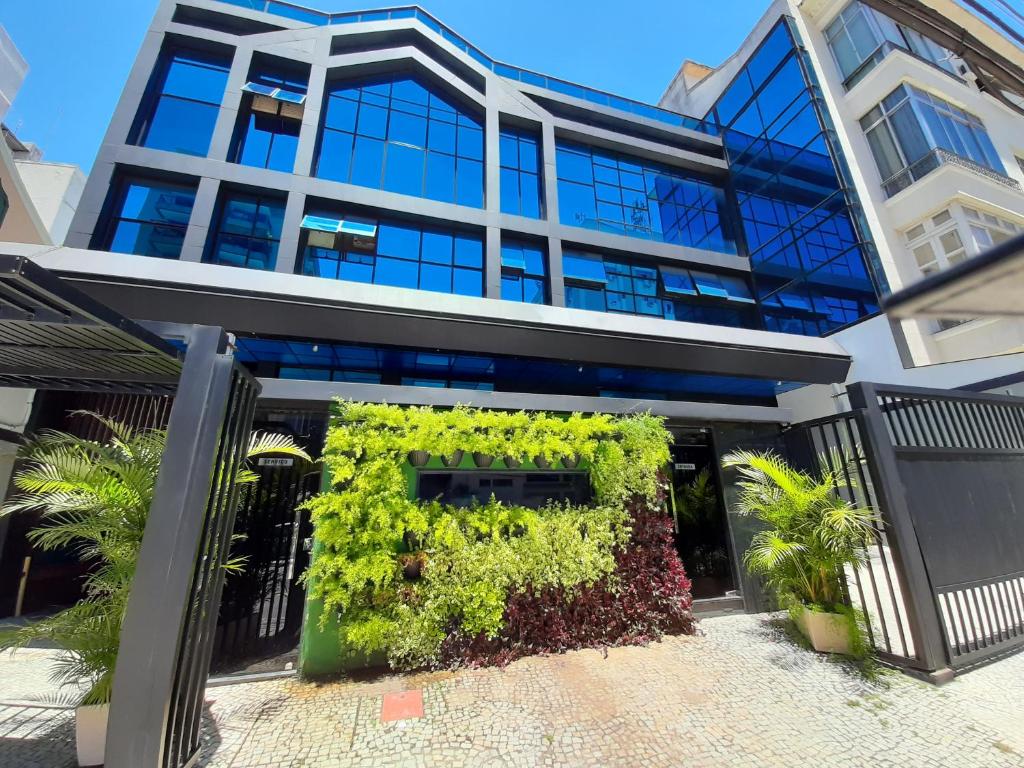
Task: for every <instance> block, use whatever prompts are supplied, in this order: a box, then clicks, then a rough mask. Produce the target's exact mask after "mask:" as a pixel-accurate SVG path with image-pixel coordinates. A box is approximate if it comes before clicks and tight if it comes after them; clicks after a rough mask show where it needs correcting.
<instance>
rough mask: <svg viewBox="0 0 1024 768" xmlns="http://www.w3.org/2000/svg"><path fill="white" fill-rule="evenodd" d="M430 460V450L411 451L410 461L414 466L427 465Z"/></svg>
mask: <svg viewBox="0 0 1024 768" xmlns="http://www.w3.org/2000/svg"><path fill="white" fill-rule="evenodd" d="M428 461H430V451H409V463H410V464H412V465H413V466H414V467H425V466H426V465H427V462H428Z"/></svg>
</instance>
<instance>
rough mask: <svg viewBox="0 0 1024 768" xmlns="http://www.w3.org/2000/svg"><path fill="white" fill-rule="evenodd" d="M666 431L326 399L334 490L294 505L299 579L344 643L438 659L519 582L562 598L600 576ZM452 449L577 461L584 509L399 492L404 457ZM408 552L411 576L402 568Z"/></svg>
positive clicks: (495, 626)
mask: <svg viewBox="0 0 1024 768" xmlns="http://www.w3.org/2000/svg"><path fill="white" fill-rule="evenodd" d="M669 439H670V438H669V434H668V433H667V432H666V430H665V429H664V426H663V424H662V420H661V419H658V418H655V417H652V416H649V415H635V416H628V417H612V416H608V415H601V414H598V415H592V416H584V415H581V414H572V415H569V416H565V417H560V416H552V415H549V414H545V413H536V414H528V413H524V412H518V413H507V412H500V411H483V410H476V409H470V408H465V407H461V406H460V407H456V408H454V409H450V410H435V409H432V408H429V407H409V408H402V407H398V406H389V405H376V404H365V403H350V402H339V403H337V404H336V405H335V412H334V416H333V417H332V422H331V426H330V429H329V431H328V435H327V440H326V444H325V451H324V462H325V464H326V470H327V471H328V472H329V473H330V477H331V479H332V488H331V489H330V490H329V491H326V492H324V493H322V494H320V495H319V496H317V497H315V498H313V499H312V500H310V501H309V502H307V505H306V506H307V508H308V509H309V510H310V512H311V516H312V519H313V523H314V527H315V537H316V539H317V543H318V554H317V556H316V557H315V558H314V561H313V563H312V564H311V566H310V568H309V570H308V571H307V572H306V574H305V576H304V579H305V580H306V583H307V585H308V588H309V596H310V598H312V599H313V600H319V601H322V603H323V613H322V615H321V627H322V628H323V627H325V626H327V624H328V623H329V622H330V621H331V619H332V618H333V617H335V616H338V617H340V619H341V622H340V627H341V628H340V632H341V635H342V637H341V646H342V647H344V648H346V649H349V650H350V651H352V652H353V653H356V654H358V655H359V656H362V657H370V656H373V655H374V654H381V653H383V654H385V655H386V656H387V659H388V661H389V663H390V664H391V665H392V666H393V667H395V668H405V669H408V668H414V667H419V666H423V665H430V664H431V663H433V662H434V661H436V655H437V651H438V649H439V647H440V645H441V642H442V641H443V639H444V638H445V636H446V635H447V633H448V632H450V631H452V630H455V629H459V630H461V631H463V632H466V633H468V634H472V635H475V634H478V633H481V632H482V633H485V634H486V635H488V636H494V635H495V634H496V633H497V632H498V631H499V630H500V629H501V626H502V615H503V613H504V610H505V606H506V603H507V600H508V596H509V594H510V593H511V592H515V591H519V590H522V589H523V588H524V587H525V586H526V585H528V584H529V585H532V586H534V587H548V586H553V587H561V588H564V589H565V590H566V593H567V594H569V595H571V594H572V590H573V588H575V587H579V586H580V585H588V586H589V585H592V584H593V583H594V582H596V581H598V580H599V579H601V578H603V577H605V576H608V575H609V574H611V573H612V571H613V569H614V567H615V561H614V556H613V552H614V550H615V549H616V548H617V547H621V546H622V545H624V543H625V542H626V541H627V540H628V538H629V527H628V524H627V521H628V517H627V515H626V512H625V502H626V500H627V499H630V498H634V497H637V496H639V497H642V498H646V499H649V500H650V501H651V503H652V504H653V503H654V500H655V498H656V496H657V490H658V471H659V469H661V468H662V467H663V466H664V465H665V464H666V463H667V462H668V460H669V450H668V445H669ZM458 450H463V451H466V452H467V453H469V452H477V453H483V454H488V455H490V456H493V457H496V459H497V460H498V461H499V462H500V461H502V460H503V458H504V457H509V458H510V459H512V460H514V461H513V463H516V462H523V463H528V462H531V461H533V460H534V459H535V458H537V457H543V458H544V459H546V460H548V461H552V462H554V461H557V460H558V459H559V458H560V457H569V458H571V459H574V460H577V461H581V462H583V463H584V464H583V465H584V466H586V467H587V468H588V470H589V475H590V479H591V483H592V486H593V491H594V504H593V506H589V507H573V506H570V505H561V506H559V505H549V506H548V507H546V508H544V509H540V510H531V509H526V508H523V507H517V506H506V505H502V504H500V503H499V502H497V501H495V500H493V499H492V500H491V501H490V502H489V503H487V504H484V505H477V506H474V507H469V508H455V507H451V506H445V505H442V504H440V503H437V502H428V503H422V502H418V501H416V500H415V499H412V498H410V496H411V494H410V487H409V482H408V477H409V476H410V475H411V473H410V472H409V471H408V467H407V465H406V456H407V455H408V454H409V453H410V452H411V451H428V452H430V453H431V454H433V455H434V456H439V455H440V456H450V455H451V454H453V453H455V452H456V451H458ZM410 560H413V561H416V562H417V563H420V564H421V565H422V568H421V576H420V578H415V579H410V578H407V576H406V575H405V572H404V569H403V567H404V565H405V564H406V563H408V561H410Z"/></svg>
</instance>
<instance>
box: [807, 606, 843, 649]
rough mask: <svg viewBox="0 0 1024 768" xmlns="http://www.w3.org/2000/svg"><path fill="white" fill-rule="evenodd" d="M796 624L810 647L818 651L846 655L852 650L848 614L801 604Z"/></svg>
mask: <svg viewBox="0 0 1024 768" xmlns="http://www.w3.org/2000/svg"><path fill="white" fill-rule="evenodd" d="M796 625H797V627H798V628H799V630H800V633H801V634H802V635H803V636H804V637H806V638H807V640H808V641H809V642H810V644H811V647H812V648H814V650H816V651H818V652H819V653H842V654H845V655H847V656H848V655H849V654H850V653H852V651H853V648H852V644H851V642H850V629H851V628H850V617H849V616H845V615H843V614H841V613H822V612H821V611H811V610H809V609H808V608H807V607H806V606H801V611H800V613H799V614H797V617H796Z"/></svg>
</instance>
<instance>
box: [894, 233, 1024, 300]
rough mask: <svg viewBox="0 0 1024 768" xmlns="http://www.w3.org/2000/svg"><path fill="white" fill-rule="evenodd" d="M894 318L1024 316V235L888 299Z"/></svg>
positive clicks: (915, 284) (898, 292)
mask: <svg viewBox="0 0 1024 768" xmlns="http://www.w3.org/2000/svg"><path fill="white" fill-rule="evenodd" d="M882 307H883V308H884V309H885V312H886V314H887V315H889V317H891V318H893V319H894V320H902V319H905V318H911V317H939V318H968V319H969V318H974V317H1024V235H1017V236H1016V237H1014V238H1012V239H1010V240H1007V241H1006V242H1004V243H1000V244H999V245H997V246H995V247H994V248H989V249H988V250H987V251H985V252H984V253H980V254H978V255H977V256H975V257H974V258H971V259H968V260H967V261H963V262H960V263H959V264H957V265H956V266H954V267H951V268H950V269H947V270H944V271H942V272H938V273H936V274H934V275H932V276H930V277H927V278H925V279H924V280H921V281H920V282H918V283H914V284H913V285H911V286H908V287H907V288H904V289H903V290H902V291H897V292H896V293H894V294H892V295H891V296H888V297H886V298H885V299H884V300H883V301H882Z"/></svg>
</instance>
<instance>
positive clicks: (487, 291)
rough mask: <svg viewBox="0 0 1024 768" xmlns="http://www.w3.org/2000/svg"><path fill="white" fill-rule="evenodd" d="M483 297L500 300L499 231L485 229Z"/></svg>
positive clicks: (492, 228)
mask: <svg viewBox="0 0 1024 768" xmlns="http://www.w3.org/2000/svg"><path fill="white" fill-rule="evenodd" d="M484 296H485V297H487V298H488V299H500V298H501V229H500V228H499V227H487V240H486V248H485V249H484Z"/></svg>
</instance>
